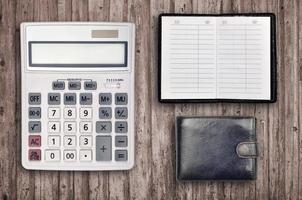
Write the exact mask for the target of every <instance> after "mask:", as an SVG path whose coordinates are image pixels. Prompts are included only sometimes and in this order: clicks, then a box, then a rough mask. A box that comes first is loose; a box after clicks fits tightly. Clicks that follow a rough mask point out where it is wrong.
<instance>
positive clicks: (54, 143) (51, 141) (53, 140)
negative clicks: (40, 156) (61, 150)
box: [48, 135, 61, 148]
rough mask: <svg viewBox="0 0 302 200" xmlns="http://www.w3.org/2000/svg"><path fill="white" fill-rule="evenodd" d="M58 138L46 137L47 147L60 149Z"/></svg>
mask: <svg viewBox="0 0 302 200" xmlns="http://www.w3.org/2000/svg"><path fill="white" fill-rule="evenodd" d="M60 145H61V144H60V136H58V135H56V136H48V146H49V147H54V148H58V147H60Z"/></svg>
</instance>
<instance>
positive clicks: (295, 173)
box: [0, 0, 302, 200]
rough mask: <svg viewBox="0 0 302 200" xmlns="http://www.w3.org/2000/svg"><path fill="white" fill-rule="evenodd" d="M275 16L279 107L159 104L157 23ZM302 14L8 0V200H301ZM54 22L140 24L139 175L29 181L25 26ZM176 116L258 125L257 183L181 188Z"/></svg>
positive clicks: (251, 4) (3, 165)
mask: <svg viewBox="0 0 302 200" xmlns="http://www.w3.org/2000/svg"><path fill="white" fill-rule="evenodd" d="M267 10H268V11H270V12H274V13H276V15H277V20H278V21H277V24H278V26H277V39H278V40H277V45H278V48H277V51H278V101H277V103H275V104H269V105H268V104H257V105H254V104H229V103H220V104H180V105H176V106H175V105H173V104H160V103H158V101H157V78H156V77H157V62H156V61H157V45H156V44H155V43H156V42H157V16H158V14H159V13H161V12H173V11H176V12H180V13H192V12H193V13H219V12H266V11H267ZM301 10H302V3H301V2H300V1H297V0H296V1H284V0H278V1H274V0H265V1H261V0H248V1H240V0H227V1H222V0H206V1H202V2H201V1H197V0H192V1H191V0H175V1H174V0H170V1H163V0H162V1H155V0H150V1H143V0H129V1H127V0H124V1H117V0H111V1H110V0H57V1H52V0H22V1H21V0H11V1H8V0H1V1H0V93H1V94H2V95H3V96H5V98H4V99H3V98H2V99H0V128H1V130H2V131H1V133H0V143H1V144H2V148H1V151H0V158H1V159H0V170H1V174H0V178H1V181H0V196H1V197H2V198H3V199H33V198H35V199H49V198H54V199H57V198H60V199H88V198H89V199H109V198H112V199H282V200H283V199H299V198H302V189H301V185H302V175H301V174H302V173H301V170H302V164H301V160H302V139H301V138H302V135H301V134H302V133H301V131H300V124H301V123H302V120H301V114H300V113H301V112H302V108H301V106H300V105H301V102H302V100H301V99H302V98H301V95H300V93H301V92H302V89H301V88H302V85H301V80H302V78H301V77H302V75H301V74H302V73H301V69H300V68H301V63H302V60H301V55H302V50H301V46H302V42H301V41H302V39H301V34H300V31H301V18H302V14H301ZM56 20H59V21H70V20H73V21H86V20H89V21H108V20H110V21H132V22H135V23H136V32H137V38H136V47H137V49H136V93H137V94H138V95H137V106H136V144H137V146H136V165H135V167H134V169H133V170H131V171H129V172H110V173H108V172H89V173H87V172H60V173H58V172H46V171H27V170H24V169H23V168H22V167H21V162H20V158H21V155H20V152H21V146H20V137H19V133H20V99H19V97H20V85H19V84H18V83H19V81H18V80H20V69H19V67H20V52H19V47H20V44H19V24H20V23H21V22H23V21H56ZM8 94H9V95H8ZM16 99H17V100H16ZM177 115H202V116H205V115H224V116H228V115H239V116H241V115H252V116H256V117H257V119H258V124H257V132H258V141H259V145H260V150H261V152H260V157H259V159H258V179H257V181H256V182H251V183H234V182H222V183H217V182H203V183H194V184H193V183H178V182H176V180H175V163H174V162H175V152H174V148H175V146H174V145H175V144H174V142H173V140H174V130H173V125H174V117H175V116H177ZM11 127H14V129H11ZM16 138H17V147H15V146H16V145H14V144H15V141H16ZM12 155H13V156H12ZM12 157H13V158H15V159H10V158H12ZM255 183H256V184H255Z"/></svg>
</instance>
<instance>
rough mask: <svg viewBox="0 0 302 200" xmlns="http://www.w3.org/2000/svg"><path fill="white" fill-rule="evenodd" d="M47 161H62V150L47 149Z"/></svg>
mask: <svg viewBox="0 0 302 200" xmlns="http://www.w3.org/2000/svg"><path fill="white" fill-rule="evenodd" d="M45 160H46V161H60V150H45Z"/></svg>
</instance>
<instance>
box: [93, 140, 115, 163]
mask: <svg viewBox="0 0 302 200" xmlns="http://www.w3.org/2000/svg"><path fill="white" fill-rule="evenodd" d="M95 151H96V160H97V161H110V160H111V151H112V150H111V136H96V140H95Z"/></svg>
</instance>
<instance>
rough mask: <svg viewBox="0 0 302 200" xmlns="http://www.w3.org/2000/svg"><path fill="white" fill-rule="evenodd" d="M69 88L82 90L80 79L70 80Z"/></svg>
mask: <svg viewBox="0 0 302 200" xmlns="http://www.w3.org/2000/svg"><path fill="white" fill-rule="evenodd" d="M68 89H70V90H80V89H81V82H79V81H69V82H68Z"/></svg>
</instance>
